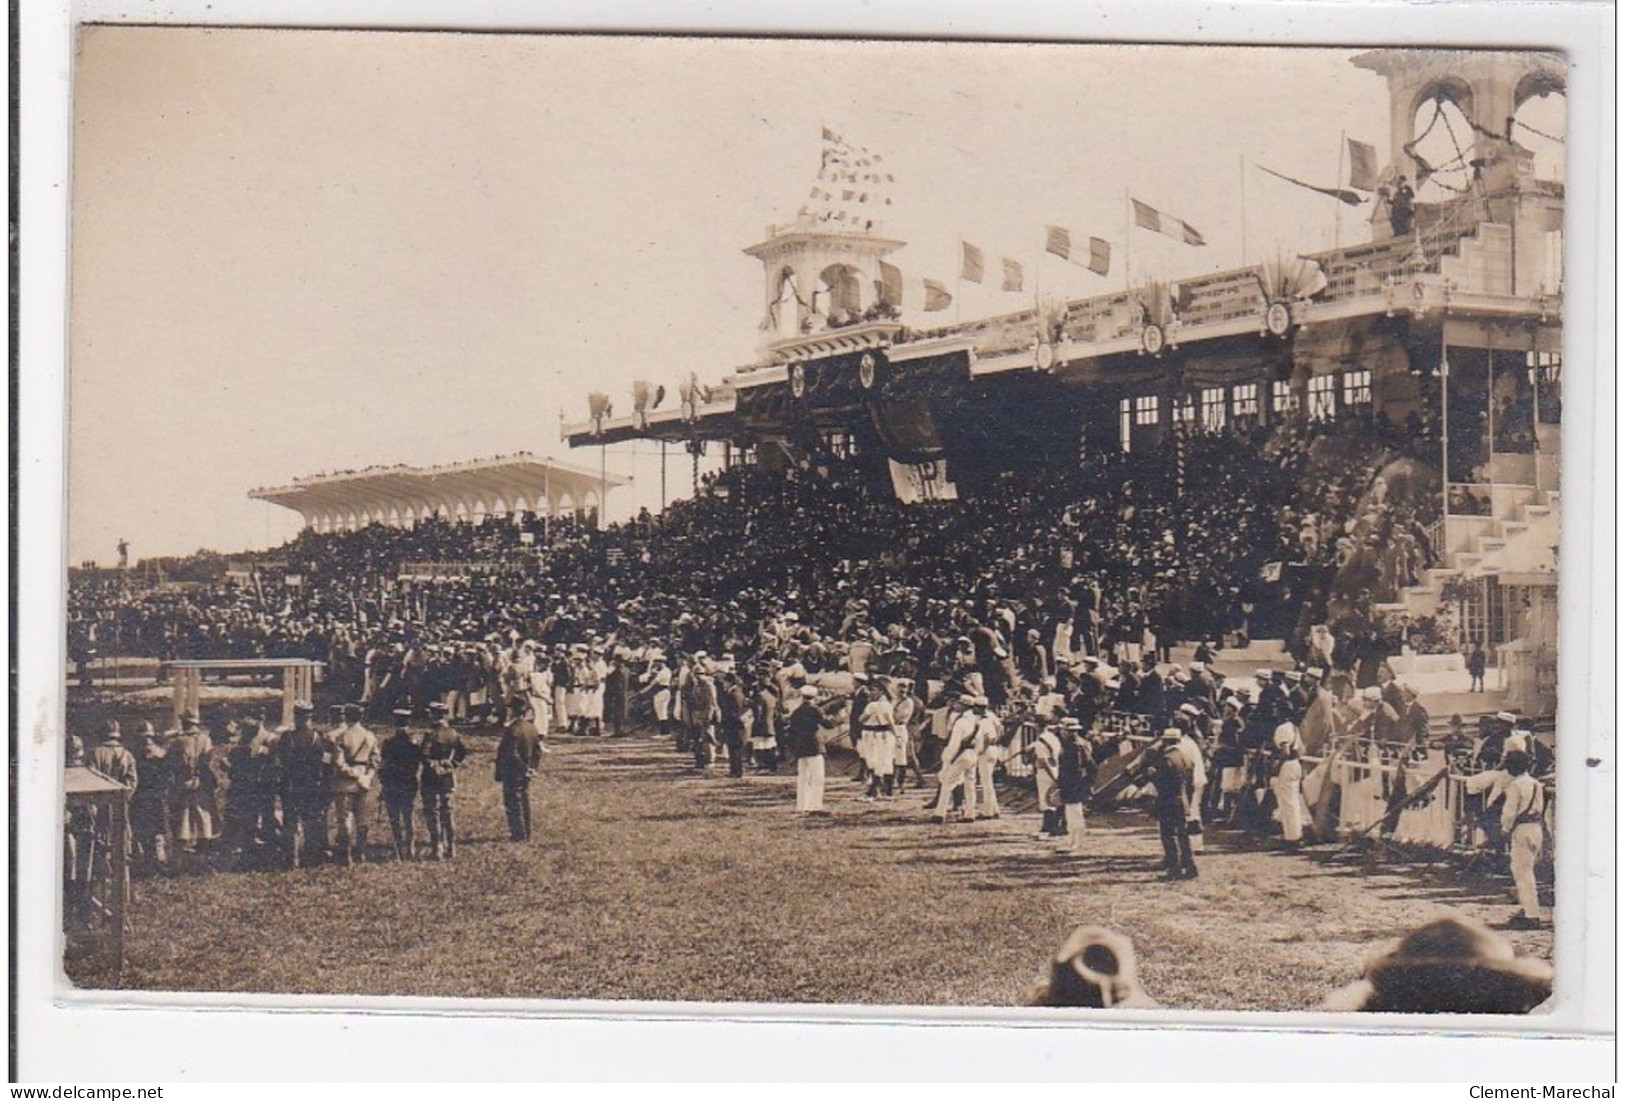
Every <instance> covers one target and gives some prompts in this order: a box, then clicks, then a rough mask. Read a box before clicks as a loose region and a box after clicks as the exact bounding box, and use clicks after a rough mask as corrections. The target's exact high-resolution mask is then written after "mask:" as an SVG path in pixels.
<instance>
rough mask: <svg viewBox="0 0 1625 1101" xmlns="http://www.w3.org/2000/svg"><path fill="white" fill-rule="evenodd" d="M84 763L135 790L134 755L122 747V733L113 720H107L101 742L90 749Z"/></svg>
mask: <svg viewBox="0 0 1625 1101" xmlns="http://www.w3.org/2000/svg"><path fill="white" fill-rule="evenodd" d="M85 763H86V764H88V765H89V766H90V767H91V768H93V769H95V770H96V771H97V772H99V773H101V774H102V775H103V776H105V777H107V778H108V779H109V780H117V781H118V782H119V783H121V784H123V785H124V786H125V787H127V788H129V789H130V790H131V791H132V792H133V791H135V788H136V765H135V757H134V756H133V755H131V753H130V751H129V750H128V749H125V748H124V741H123V735H122V734H121V733H120V732H119V725H118V723H117V722H116V721H115V720H113V719H109V720H107V729H106V730H105V731H104V732H103V733H102V741H101V744H100V745H98V746H97V747H96V748H95V749H93V750H91V751H90V758H89V759H88V760H87V761H86V762H85Z"/></svg>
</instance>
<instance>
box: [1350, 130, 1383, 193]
mask: <svg viewBox="0 0 1625 1101" xmlns="http://www.w3.org/2000/svg"><path fill="white" fill-rule="evenodd" d="M1348 142H1349V186H1350V187H1353V188H1358V189H1359V190H1361V191H1375V190H1377V150H1376V147H1375V146H1372V145H1368V144H1366V143H1365V142H1363V141H1355V140H1354V139H1353V138H1350V139H1349V140H1348Z"/></svg>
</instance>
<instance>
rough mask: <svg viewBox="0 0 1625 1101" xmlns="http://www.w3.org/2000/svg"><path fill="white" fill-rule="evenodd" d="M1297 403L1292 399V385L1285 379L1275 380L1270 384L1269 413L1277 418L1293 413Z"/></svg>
mask: <svg viewBox="0 0 1625 1101" xmlns="http://www.w3.org/2000/svg"><path fill="white" fill-rule="evenodd" d="M1296 407H1297V402H1296V401H1294V400H1293V397H1292V383H1290V382H1288V381H1287V380H1285V379H1276V380H1275V381H1274V382H1272V383H1270V412H1272V413H1274V414H1275V415H1277V416H1282V417H1284V416H1286V415H1288V414H1289V413H1292V412H1294V411H1295V409H1296Z"/></svg>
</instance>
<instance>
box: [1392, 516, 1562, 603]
mask: <svg viewBox="0 0 1625 1101" xmlns="http://www.w3.org/2000/svg"><path fill="white" fill-rule="evenodd" d="M1490 500H1491V508H1492V515H1490V516H1461V517H1451V518H1450V520H1449V521H1448V522H1447V524H1446V531H1445V543H1446V545H1445V546H1444V547H1443V548H1440V550H1441V552H1442V553H1441V554H1440V557H1441V559H1442V560H1443V563H1444V564H1443V565H1442V566H1438V567H1435V568H1433V569H1430V570H1427V571H1426V572H1425V574H1424V576H1423V578H1422V582H1421V584H1418V585H1412V586H1409V587H1407V588H1405V589H1402V590H1400V593H1399V597H1400V599H1399V600H1398V601H1395V602H1394V603H1391V604H1379V605H1378V606H1377V608H1378V610H1379V611H1392V612H1408V613H1409V614H1411V615H1412V616H1426V615H1432V614H1433V613H1434V612H1436V611H1437V610H1438V608H1439V594H1440V592H1441V591H1442V590H1443V588H1444V584H1445V582H1446V581H1448V580H1449V579H1451V578H1453V577H1460V576H1462V575H1464V574H1465V575H1468V576H1472V575H1475V574H1477V573H1482V572H1486V571H1487V570H1488V571H1493V570H1494V569H1496V568H1497V567H1498V566H1499V564H1500V562H1501V561H1502V559H1503V557H1504V556H1506V555H1507V554H1508V552H1509V551H1508V548H1509V547H1511V548H1519V547H1521V545H1522V544H1524V543H1526V542H1527V541H1528V539H1529V538H1535V537H1537V536H1538V537H1541V538H1544V537H1545V533H1547V532H1548V531H1555V530H1556V528H1557V525H1559V524H1560V523H1561V519H1562V506H1561V502H1560V498H1559V495H1558V491H1557V490H1555V489H1554V490H1540V489H1537V488H1535V487H1534V486H1510V485H1509V486H1495V487H1493V489H1492V492H1491V495H1490ZM1531 533H1535V534H1533V535H1532V534H1531Z"/></svg>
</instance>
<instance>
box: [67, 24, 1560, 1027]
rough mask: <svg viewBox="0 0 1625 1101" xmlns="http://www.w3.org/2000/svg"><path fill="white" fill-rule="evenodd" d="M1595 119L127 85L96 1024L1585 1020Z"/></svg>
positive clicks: (1434, 109)
mask: <svg viewBox="0 0 1625 1101" xmlns="http://www.w3.org/2000/svg"><path fill="white" fill-rule="evenodd" d="M1569 79H1570V64H1569V59H1568V58H1567V57H1566V56H1565V55H1564V54H1563V53H1562V52H1559V51H1555V50H1549V49H1538V48H1496V49H1457V48H1418V47H1411V46H1406V47H1394V48H1372V47H1370V46H1363V47H1359V48H1355V47H1352V46H1351V47H1348V48H1329V47H1324V46H1322V47H1316V48H1308V47H1263V46H1225V47H1220V46H1201V47H1190V46H1175V45H1124V44H1115V45H1106V44H1095V45H1090V44H1083V43H1047V44H1036V43H1033V44H1021V43H1011V42H1003V43H994V42H965V41H960V42H951V41H912V42H905V41H889V42H887V41H864V40H819V39H816V38H810V39H771V38H748V37H741V38H715V37H652V36H637V35H619V36H616V35H570V36H561V35H547V34H515V33H509V34H471V33H462V34H448V33H433V32H378V31H372V32H369V31H325V30H273V29H248V28H229V27H213V28H209V27H136V26H112V25H103V26H85V27H82V28H80V30H79V32H78V37H77V42H76V58H75V69H74V76H73V81H74V84H73V88H74V103H73V139H72V140H73V148H72V153H73V176H72V200H71V211H72V247H71V253H70V259H71V288H72V293H71V311H70V317H69V322H70V329H69V338H68V339H69V412H68V422H67V436H68V451H67V454H68V459H67V463H68V475H67V485H68V494H67V557H68V562H69V563H70V566H69V569H68V571H67V574H68V579H67V601H66V616H67V622H66V639H65V645H66V650H65V652H66V656H67V667H66V668H65V669H64V670H63V671H62V676H63V684H64V692H65V698H66V706H65V726H64V727H63V730H62V737H61V743H60V750H59V752H60V755H61V767H62V768H63V769H64V772H63V783H62V791H63V795H62V798H63V800H64V804H63V806H62V808H61V809H62V814H61V821H62V823H63V825H62V831H61V842H62V846H63V852H64V855H63V857H62V862H61V898H60V915H59V916H60V923H59V928H60V940H59V948H60V953H61V954H60V959H61V964H62V968H63V975H64V985H63V988H62V989H63V996H64V997H66V998H73V997H81V996H90V995H92V994H95V993H96V992H102V993H104V994H105V993H108V992H111V993H113V994H133V993H138V992H139V993H141V994H143V995H154V996H158V995H175V996H180V995H186V996H193V995H200V994H207V995H214V996H217V997H218V998H224V999H226V1000H230V999H231V998H243V999H252V998H257V997H262V996H276V997H279V998H288V997H293V996H301V995H325V996H329V997H337V998H343V999H354V1000H355V1003H354V1004H357V1005H360V1004H371V1003H370V1002H368V1001H366V1000H367V999H377V998H399V997H440V998H456V999H520V1000H523V1001H526V1002H536V1003H547V1004H557V1003H564V1004H566V1005H570V1004H580V1005H583V1006H591V1007H593V1008H594V1009H596V1010H600V1011H601V1010H604V1009H605V1008H606V1007H607V1008H608V1009H609V1010H614V1009H615V1008H616V1007H617V1006H631V1005H648V1004H649V1003H657V1004H659V1005H662V1006H665V1007H667V1008H668V1009H671V1010H674V1011H678V1012H681V1011H682V1009H683V1007H684V1006H692V1005H695V1004H697V1003H713V1004H714V1003H724V1004H731V1005H739V1006H746V1007H780V1008H781V1009H782V1007H785V1006H791V1007H817V1006H826V1007H847V1008H857V1009H862V1008H865V1007H898V1008H897V1009H896V1014H897V1015H901V1016H905V1017H906V1016H907V1015H908V1013H909V1012H910V1011H911V1010H918V1011H921V1012H925V1011H936V1010H943V1009H954V1010H968V1011H992V1010H1000V1011H1018V1010H1019V1011H1021V1012H1023V1013H1024V1014H1026V1015H1027V1016H1028V1017H1029V1018H1036V1019H1039V1020H1044V1019H1051V1020H1055V1019H1063V1018H1064V1016H1065V1014H1066V1012H1067V1011H1069V1010H1074V1009H1080V1008H1082V1009H1088V1008H1094V1009H1099V1008H1111V1009H1114V1010H1116V1009H1120V1010H1123V1011H1125V1013H1126V1014H1128V1015H1129V1016H1134V1015H1135V1014H1139V1015H1140V1016H1139V1017H1138V1018H1137V1019H1147V1018H1146V1016H1145V1015H1146V1014H1149V1015H1150V1018H1149V1019H1152V1020H1156V1019H1161V1018H1159V1017H1157V1016H1156V1015H1157V1014H1159V1013H1170V1014H1171V1013H1175V1012H1178V1013H1182V1014H1190V1013H1193V1012H1202V1011H1224V1012H1234V1011H1271V1012H1289V1013H1294V1014H1303V1015H1309V1014H1322V1013H1339V1014H1343V1015H1344V1016H1340V1017H1337V1018H1334V1019H1332V1023H1331V1025H1330V1027H1334V1028H1335V1027H1338V1022H1346V1025H1347V1027H1350V1028H1353V1027H1359V1024H1360V1021H1361V1020H1362V1019H1361V1018H1357V1017H1354V1016H1352V1015H1353V1014H1358V1013H1361V1012H1366V1013H1385V1014H1447V1015H1474V1016H1473V1018H1472V1019H1474V1020H1479V1021H1480V1022H1481V1023H1482V1022H1483V1021H1493V1020H1494V1018H1495V1015H1501V1016H1505V1015H1523V1014H1546V1013H1549V1011H1550V1010H1551V1009H1552V1007H1553V1006H1554V1005H1556V1004H1558V1001H1560V1000H1561V998H1562V997H1563V996H1564V995H1565V993H1566V992H1567V991H1565V989H1564V987H1563V984H1562V982H1560V981H1558V979H1557V978H1556V976H1557V975H1558V974H1559V972H1558V971H1555V970H1554V956H1555V955H1556V954H1557V953H1555V952H1554V943H1556V942H1558V941H1560V940H1561V936H1560V935H1559V932H1558V931H1559V930H1561V929H1562V928H1563V926H1564V922H1565V909H1564V905H1563V900H1564V899H1567V898H1576V897H1578V896H1577V895H1574V894H1568V893H1566V892H1567V891H1568V890H1569V888H1568V887H1567V886H1566V885H1565V883H1564V881H1563V875H1564V873H1563V871H1562V868H1563V864H1562V862H1561V861H1560V860H1558V859H1557V856H1558V855H1559V854H1561V853H1562V852H1563V849H1564V846H1565V845H1568V844H1571V843H1573V842H1574V840H1575V839H1574V838H1571V837H1568V836H1563V835H1562V831H1560V830H1559V829H1558V823H1559V820H1560V814H1559V804H1560V801H1561V800H1562V799H1564V798H1565V797H1566V796H1567V795H1568V791H1566V790H1564V786H1565V785H1564V784H1560V783H1559V778H1560V777H1563V778H1565V782H1566V778H1567V777H1569V776H1570V775H1572V772H1571V771H1569V769H1570V767H1571V766H1572V765H1573V764H1574V763H1576V762H1577V761H1578V757H1575V756H1572V755H1575V754H1579V755H1584V753H1585V749H1584V745H1585V743H1584V740H1583V738H1584V731H1583V730H1578V731H1571V729H1570V728H1569V726H1568V725H1566V723H1567V718H1566V715H1565V713H1564V712H1562V711H1560V710H1559V709H1558V707H1557V700H1558V694H1559V689H1560V687H1561V682H1560V678H1559V670H1560V669H1567V668H1569V666H1568V665H1567V664H1566V662H1567V661H1568V660H1570V659H1569V658H1568V657H1567V656H1566V655H1565V654H1564V653H1560V648H1559V628H1560V616H1559V597H1560V596H1564V597H1565V598H1568V595H1569V594H1567V593H1566V592H1565V585H1567V584H1568V578H1567V576H1566V575H1565V573H1564V572H1563V571H1562V570H1560V569H1559V563H1560V561H1563V560H1566V559H1565V558H1564V556H1563V555H1562V554H1561V553H1560V548H1562V547H1563V537H1562V533H1563V532H1564V531H1565V515H1564V513H1565V490H1566V488H1567V483H1566V476H1565V473H1564V469H1563V466H1564V464H1563V457H1564V454H1565V449H1564V422H1565V413H1566V411H1565V407H1564V397H1565V369H1564V361H1565V348H1566V346H1567V345H1566V340H1565V288H1566V282H1565V271H1566V269H1565V248H1564V234H1565V173H1566V170H1567V166H1568V165H1569V163H1570V147H1569V145H1568V133H1569V130H1568V124H1569V112H1568V105H1567V101H1566V98H1565V97H1566V92H1567V89H1568V86H1569ZM1575 229H1576V231H1578V232H1582V233H1584V232H1589V231H1590V230H1589V228H1588V227H1585V226H1579V227H1575ZM1571 606H1572V601H1571ZM1571 736H1572V739H1573V740H1571ZM1578 794H1579V793H1578V791H1577V797H1578ZM1574 887H1575V888H1576V889H1578V884H1575V885H1574ZM1578 905H1579V903H1576V906H1578ZM1556 962H1557V963H1561V962H1562V961H1561V960H1557V961H1556ZM1565 973H1566V972H1565ZM1554 998H1555V999H1557V1001H1554ZM1046 1015H1049V1016H1048V1017H1046ZM1303 1019H1308V1017H1307V1016H1305V1017H1304V1018H1303ZM1316 1019H1317V1020H1318V1018H1316ZM1451 1019H1452V1020H1456V1019H1457V1018H1456V1016H1452V1017H1451ZM1423 1023H1424V1024H1426V1022H1425V1021H1424V1022H1423ZM1458 1027H1459V1024H1458Z"/></svg>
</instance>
